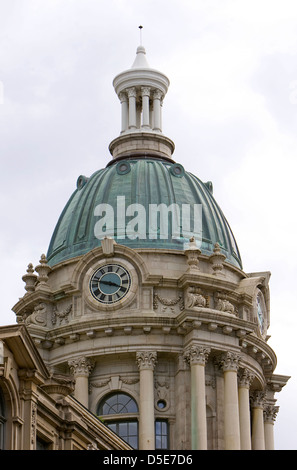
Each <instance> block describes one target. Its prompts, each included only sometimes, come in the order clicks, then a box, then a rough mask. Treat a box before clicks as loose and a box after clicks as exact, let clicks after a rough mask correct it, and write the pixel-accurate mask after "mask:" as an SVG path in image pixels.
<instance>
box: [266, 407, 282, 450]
mask: <svg viewBox="0 0 297 470" xmlns="http://www.w3.org/2000/svg"><path fill="white" fill-rule="evenodd" d="M278 410H279V406H273V405H265V407H264V435H265V450H274V421H275V418H276V415H277V413H278Z"/></svg>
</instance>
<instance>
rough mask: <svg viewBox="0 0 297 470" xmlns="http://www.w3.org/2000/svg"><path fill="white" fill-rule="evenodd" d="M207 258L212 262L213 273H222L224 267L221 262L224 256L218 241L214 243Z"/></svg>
mask: <svg viewBox="0 0 297 470" xmlns="http://www.w3.org/2000/svg"><path fill="white" fill-rule="evenodd" d="M209 259H210V261H211V263H212V269H213V271H214V274H215V275H219V274H221V275H222V271H223V268H224V266H223V262H224V261H225V259H226V256H225V255H224V254H223V253H222V252H221V249H220V245H219V244H218V243H215V245H214V249H213V254H212V255H210V257H209Z"/></svg>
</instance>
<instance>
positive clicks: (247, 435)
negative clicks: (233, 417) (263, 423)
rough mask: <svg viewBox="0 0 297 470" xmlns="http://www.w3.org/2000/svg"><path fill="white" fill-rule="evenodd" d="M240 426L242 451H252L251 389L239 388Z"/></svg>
mask: <svg viewBox="0 0 297 470" xmlns="http://www.w3.org/2000/svg"><path fill="white" fill-rule="evenodd" d="M238 401H239V425H240V449H241V450H251V424H250V403H249V389H248V388H246V387H239V389H238Z"/></svg>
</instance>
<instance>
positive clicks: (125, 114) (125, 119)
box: [119, 92, 129, 132]
mask: <svg viewBox="0 0 297 470" xmlns="http://www.w3.org/2000/svg"><path fill="white" fill-rule="evenodd" d="M119 98H120V102H121V105H122V130H121V132H125V131H126V130H127V129H128V126H129V106H128V96H127V93H125V92H122V93H120V95H119Z"/></svg>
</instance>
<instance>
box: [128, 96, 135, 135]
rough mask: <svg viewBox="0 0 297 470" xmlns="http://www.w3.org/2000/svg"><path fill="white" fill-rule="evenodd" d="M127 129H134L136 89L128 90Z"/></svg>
mask: <svg viewBox="0 0 297 470" xmlns="http://www.w3.org/2000/svg"><path fill="white" fill-rule="evenodd" d="M127 93H128V98H129V129H136V88H134V87H133V88H128V90H127Z"/></svg>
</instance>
